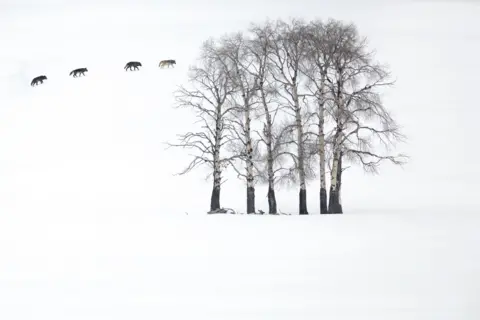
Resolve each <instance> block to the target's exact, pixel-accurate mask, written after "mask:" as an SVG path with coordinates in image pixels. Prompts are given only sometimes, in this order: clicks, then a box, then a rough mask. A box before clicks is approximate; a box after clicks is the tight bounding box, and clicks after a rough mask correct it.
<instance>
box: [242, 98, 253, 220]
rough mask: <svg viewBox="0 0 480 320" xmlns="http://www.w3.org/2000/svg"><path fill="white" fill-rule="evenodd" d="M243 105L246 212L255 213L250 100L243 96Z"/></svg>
mask: <svg viewBox="0 0 480 320" xmlns="http://www.w3.org/2000/svg"><path fill="white" fill-rule="evenodd" d="M244 97H245V95H244ZM244 105H245V139H246V142H247V143H246V146H245V147H246V154H247V158H246V161H245V162H246V171H247V213H255V187H254V185H255V177H254V166H253V142H252V134H251V131H252V129H251V117H250V111H251V106H250V101H249V100H248V99H246V98H244Z"/></svg>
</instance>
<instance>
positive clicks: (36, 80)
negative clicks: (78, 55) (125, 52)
mask: <svg viewBox="0 0 480 320" xmlns="http://www.w3.org/2000/svg"><path fill="white" fill-rule="evenodd" d="M175 64H177V62H176V61H175V60H171V59H170V60H162V61H160V63H159V64H158V66H159V67H160V68H164V67H166V66H168V67H173V66H174V65H175ZM141 66H142V64H141V63H140V62H138V61H130V62H128V63H127V64H126V65H125V67H124V69H125V71H128V70H130V71H132V68H133V70H140V69H139V68H138V67H141ZM85 72H88V69H87V68H78V69H75V70H72V71H71V72H70V76H73V77H74V78H76V77H79V76H84V75H85ZM44 80H47V77H46V76H45V75H42V76H38V77H35V78H33V80H32V82H31V83H30V85H31V86H32V87H33V86H38V85H39V84H42V83H43V81H44Z"/></svg>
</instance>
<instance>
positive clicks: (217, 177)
mask: <svg viewBox="0 0 480 320" xmlns="http://www.w3.org/2000/svg"><path fill="white" fill-rule="evenodd" d="M220 112H221V107H220V106H218V107H217V119H216V124H215V150H214V151H213V190H212V197H211V199H210V211H214V210H218V209H220V208H221V207H220V186H221V184H222V168H221V163H220V146H221V145H220V143H221V137H222V132H221V130H222V119H221V118H220V117H219V116H218V115H219V114H220Z"/></svg>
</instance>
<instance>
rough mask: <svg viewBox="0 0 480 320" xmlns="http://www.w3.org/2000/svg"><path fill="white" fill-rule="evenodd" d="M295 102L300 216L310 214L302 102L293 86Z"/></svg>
mask: <svg viewBox="0 0 480 320" xmlns="http://www.w3.org/2000/svg"><path fill="white" fill-rule="evenodd" d="M293 102H294V103H295V126H296V128H297V146H298V148H297V152H298V154H297V156H298V168H297V169H298V176H299V177H298V178H299V180H300V199H299V201H300V203H299V214H308V210H307V183H306V176H305V149H304V147H305V146H304V144H303V139H304V132H303V123H302V115H301V113H300V111H301V110H300V102H299V100H298V94H297V87H296V86H293Z"/></svg>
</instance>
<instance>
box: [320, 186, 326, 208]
mask: <svg viewBox="0 0 480 320" xmlns="http://www.w3.org/2000/svg"><path fill="white" fill-rule="evenodd" d="M320 213H321V214H325V213H328V205H327V190H326V189H325V188H320Z"/></svg>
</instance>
